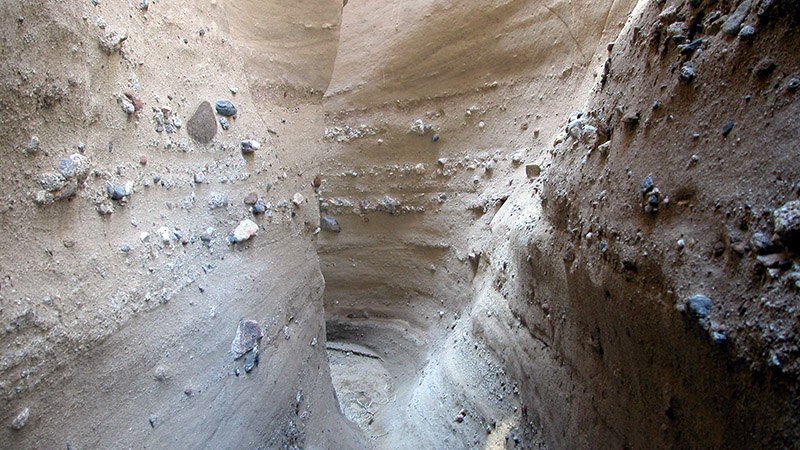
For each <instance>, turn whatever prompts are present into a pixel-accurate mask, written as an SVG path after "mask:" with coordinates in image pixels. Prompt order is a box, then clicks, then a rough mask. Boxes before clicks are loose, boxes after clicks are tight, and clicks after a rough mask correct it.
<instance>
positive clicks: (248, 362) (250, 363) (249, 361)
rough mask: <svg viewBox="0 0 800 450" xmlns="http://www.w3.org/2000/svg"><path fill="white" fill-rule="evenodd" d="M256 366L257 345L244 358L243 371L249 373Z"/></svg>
mask: <svg viewBox="0 0 800 450" xmlns="http://www.w3.org/2000/svg"><path fill="white" fill-rule="evenodd" d="M256 366H258V345H256V346H254V347H253V349H252V350H250V351H249V352H248V353H247V356H246V357H245V359H244V373H250V372H251V371H252V370H253V368H255V367H256Z"/></svg>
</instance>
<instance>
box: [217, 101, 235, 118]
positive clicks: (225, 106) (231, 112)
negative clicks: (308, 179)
mask: <svg viewBox="0 0 800 450" xmlns="http://www.w3.org/2000/svg"><path fill="white" fill-rule="evenodd" d="M214 109H216V110H217V114H219V115H220V116H225V117H231V116H235V115H236V113H237V112H239V111H238V110H237V109H236V107H235V106H233V103H231V102H230V101H228V100H217V102H216V103H214Z"/></svg>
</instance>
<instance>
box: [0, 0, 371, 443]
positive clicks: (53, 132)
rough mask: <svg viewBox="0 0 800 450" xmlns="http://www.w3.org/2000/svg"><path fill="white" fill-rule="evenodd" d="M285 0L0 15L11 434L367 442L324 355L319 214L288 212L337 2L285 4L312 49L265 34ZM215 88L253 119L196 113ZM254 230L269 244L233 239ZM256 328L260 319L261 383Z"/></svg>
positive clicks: (5, 348)
mask: <svg viewBox="0 0 800 450" xmlns="http://www.w3.org/2000/svg"><path fill="white" fill-rule="evenodd" d="M312 3H313V5H312ZM277 6H278V5H277V3H276V4H269V3H268V2H249V3H245V2H235V4H234V2H222V1H220V2H217V1H210V2H209V1H205V2H155V1H150V2H148V1H144V2H141V5H140V2H138V1H137V2H106V1H95V2H92V1H88V0H87V1H80V2H77V1H76V2H54V1H35V2H24V3H19V2H4V3H3V4H2V5H1V6H0V11H2V17H3V19H2V21H3V24H2V29H3V33H2V38H0V39H2V53H3V65H2V69H0V83H2V84H1V85H0V98H1V99H2V104H3V114H2V119H0V120H1V121H2V131H1V132H0V142H1V144H0V145H2V154H3V158H4V161H5V162H4V163H3V164H2V167H1V168H0V176H1V177H2V181H3V184H4V186H5V187H4V188H3V189H2V191H0V192H1V193H0V197H2V211H1V212H0V221H1V222H2V225H1V226H2V230H3V237H4V240H3V241H4V243H3V244H2V249H1V250H0V254H1V255H2V257H1V258H0V274H1V276H2V279H0V323H2V331H0V333H2V334H1V335H0V397H2V400H0V402H2V407H0V411H1V412H0V421H2V423H3V427H2V430H0V442H3V444H2V445H0V446H2V447H4V448H64V447H67V448H121V447H139V446H144V447H151V448H242V447H248V448H276V447H284V446H285V447H292V446H299V447H307V448H309V447H310V448H314V447H316V448H327V447H343V448H345V447H346V448H350V447H356V446H359V445H360V444H357V443H356V442H357V439H356V437H355V434H354V432H353V431H352V429H351V428H350V426H349V425H347V424H345V423H344V422H343V421H342V420H341V415H340V414H339V412H338V407H337V406H336V403H335V399H334V396H333V391H332V389H331V385H330V378H329V375H328V366H327V362H326V357H325V353H324V341H325V333H324V326H323V319H322V303H321V301H322V300H321V299H322V292H323V286H324V285H323V279H322V276H321V273H320V270H319V265H318V263H317V258H316V252H315V246H314V242H313V241H314V237H313V234H312V232H313V230H314V228H315V227H316V224H317V223H318V220H319V219H318V213H317V208H316V205H315V204H314V203H311V204H308V203H306V202H305V201H300V202H298V204H294V203H293V202H292V199H293V198H295V199H297V198H299V197H296V196H295V194H297V193H299V194H300V195H303V196H304V197H306V198H310V197H311V195H312V191H311V180H312V179H313V175H310V173H311V171H309V172H306V173H304V172H303V171H304V169H306V168H307V167H308V166H309V165H313V161H312V160H311V159H310V158H308V155H309V154H313V153H314V151H315V150H314V147H315V145H318V144H317V143H318V142H319V139H318V138H317V137H318V136H320V135H321V133H322V129H323V123H322V112H321V109H320V102H319V100H320V95H321V92H322V91H323V90H324V89H325V86H326V85H327V79H328V78H329V77H330V73H331V71H332V67H333V66H332V64H333V58H334V56H335V45H336V42H338V23H339V17H340V14H341V4H340V3H338V2H306V4H305V5H304V8H303V10H304V13H303V14H302V15H297V16H296V17H294V18H293V20H288V17H289V16H292V15H293V14H296V13H297V12H298V9H292V10H286V9H284V10H283V11H286V15H285V16H281V18H280V19H281V22H282V23H283V24H284V28H282V29H281V36H282V37H283V38H284V39H288V40H289V41H290V42H291V43H293V44H295V45H301V44H305V47H304V48H305V49H306V53H302V52H299V51H297V50H296V49H294V48H290V46H289V45H287V43H286V42H276V40H275V39H274V36H271V35H268V34H267V35H258V36H256V34H255V33H253V30H264V28H263V27H264V26H265V25H266V24H264V23H259V21H262V19H263V15H264V9H270V8H275V7H277ZM314 6H315V7H314ZM248 11H249V13H250V14H249V15H248V14H247V12H248ZM305 24H309V25H310V26H309V27H306V26H305ZM322 24H329V25H328V26H327V27H326V28H323V27H322ZM244 36H248V37H249V38H250V39H244V38H243V37H244ZM259 49H261V50H262V51H263V52H265V53H266V52H267V50H269V54H270V58H271V61H270V62H272V60H274V61H276V62H275V63H274V64H259V65H256V62H255V61H256V60H255V58H254V56H253V55H254V54H256V53H257V51H258V50H259ZM301 53H302V54H301ZM277 61H280V62H281V63H280V64H279V63H278V62H277ZM292 61H293V62H296V63H299V62H301V61H302V62H303V64H301V66H302V67H301V68H302V69H303V70H300V69H298V66H292V65H291V64H289V63H287V62H292ZM306 65H307V66H309V67H312V68H313V70H311V71H310V72H309V73H306V72H304V70H305V68H306ZM254 67H257V68H258V70H255V69H254ZM309 74H313V76H308V75H309ZM268 98H272V99H280V100H281V103H280V104H279V103H277V101H275V100H268ZM217 100H229V101H231V102H232V103H233V105H234V106H235V107H236V108H237V113H236V114H235V116H233V117H224V116H222V115H220V114H217V113H215V112H211V111H207V113H206V116H207V117H206V118H207V119H208V116H209V115H210V119H209V120H205V121H200V122H198V124H196V126H195V125H192V124H191V123H190V122H193V121H191V120H190V119H191V117H192V116H193V115H194V113H195V111H196V109H197V108H198V105H200V104H201V102H203V101H209V102H210V103H211V105H212V106H211V107H212V108H213V107H214V104H215V102H216V101H217ZM287 105H291V107H288V106H287ZM222 119H224V120H222ZM220 120H222V121H221V122H220ZM223 123H224V126H223ZM190 129H194V130H195V131H194V132H195V133H196V134H198V135H202V136H207V137H209V136H210V137H209V139H210V142H208V143H207V144H206V143H201V142H198V141H197V140H195V139H192V138H191V137H190V136H189V132H190ZM311 136H313V137H311ZM245 139H251V140H255V141H257V142H258V143H259V144H260V148H259V149H258V150H256V151H255V152H254V153H251V154H245V153H244V152H243V151H242V147H241V144H240V142H241V141H242V140H245ZM200 140H201V141H205V140H206V138H202V139H200ZM253 145H255V144H253ZM253 145H251V148H252V147H253ZM255 146H257V145H255ZM301 150H302V151H301ZM70 155H77V156H73V157H72V159H70ZM107 184H109V185H110V189H108V188H107ZM251 192H255V193H256V194H257V196H258V197H259V198H260V199H261V201H262V202H263V203H262V204H261V205H262V206H263V207H264V209H265V210H266V211H264V213H263V214H259V215H254V214H253V213H252V212H251V211H252V208H251V207H249V206H248V205H247V204H245V203H244V200H245V198H246V197H247V196H248V194H249V193H251ZM242 220H252V221H253V222H254V223H255V224H256V225H257V234H256V235H255V236H254V237H251V238H250V239H248V240H246V241H243V242H239V243H235V244H231V243H230V240H229V238H232V237H233V231H234V229H235V228H236V227H237V225H238V224H239V223H240V221H242ZM241 319H253V320H257V321H258V322H259V323H260V325H261V327H262V329H263V331H264V337H263V338H262V339H261V341H260V343H259V362H260V364H259V365H258V366H257V367H255V368H254V369H253V370H252V371H251V372H249V373H246V372H245V370H244V365H243V359H244V358H243V359H239V360H236V361H234V359H233V357H232V355H231V353H230V351H229V349H230V345H231V340H232V339H233V337H234V333H235V331H236V327H237V323H238V322H239V321H240V320H241ZM23 419H24V420H23Z"/></svg>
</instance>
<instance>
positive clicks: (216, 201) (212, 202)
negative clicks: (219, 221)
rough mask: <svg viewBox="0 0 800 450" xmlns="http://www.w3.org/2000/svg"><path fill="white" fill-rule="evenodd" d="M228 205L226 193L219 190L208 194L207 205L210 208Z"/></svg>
mask: <svg viewBox="0 0 800 450" xmlns="http://www.w3.org/2000/svg"><path fill="white" fill-rule="evenodd" d="M226 206H228V195H227V194H223V193H221V192H212V193H211V195H209V196H208V207H209V208H210V209H217V208H224V207H226Z"/></svg>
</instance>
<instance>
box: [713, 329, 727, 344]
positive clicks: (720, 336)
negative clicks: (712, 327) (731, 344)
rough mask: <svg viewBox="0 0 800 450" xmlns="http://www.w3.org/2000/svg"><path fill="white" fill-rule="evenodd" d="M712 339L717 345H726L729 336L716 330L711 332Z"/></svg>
mask: <svg viewBox="0 0 800 450" xmlns="http://www.w3.org/2000/svg"><path fill="white" fill-rule="evenodd" d="M711 340H712V341H713V342H714V343H715V344H717V345H725V344H727V343H728V336H726V335H725V333H720V332H719V331H714V332H712V333H711Z"/></svg>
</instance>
